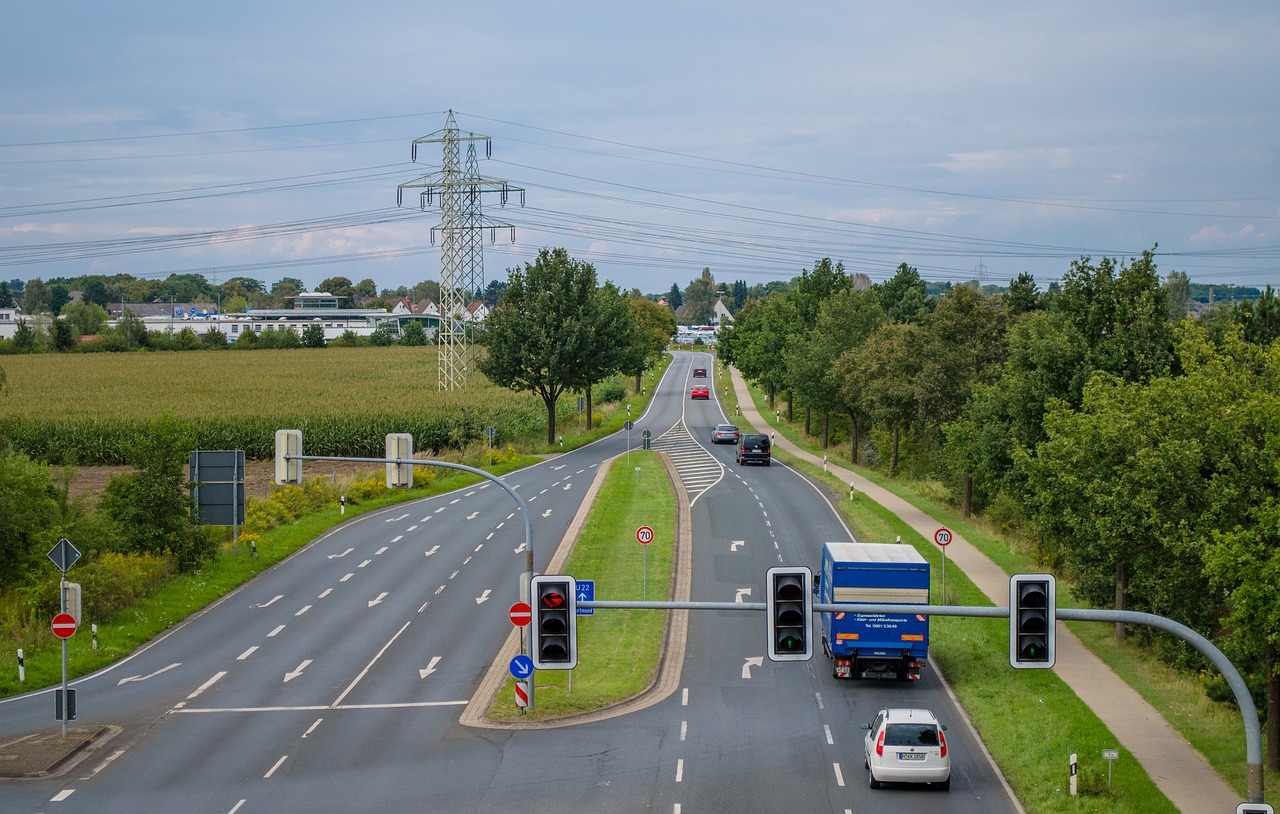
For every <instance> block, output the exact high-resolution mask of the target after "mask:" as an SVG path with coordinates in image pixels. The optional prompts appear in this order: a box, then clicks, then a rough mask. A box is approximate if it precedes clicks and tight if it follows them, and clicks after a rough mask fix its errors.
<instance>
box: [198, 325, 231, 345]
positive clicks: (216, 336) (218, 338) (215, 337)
mask: <svg viewBox="0 0 1280 814" xmlns="http://www.w3.org/2000/svg"><path fill="white" fill-rule="evenodd" d="M200 343H201V344H202V345H204V346H205V347H206V348H213V349H215V350H226V348H227V335H226V334H224V333H223V332H222V331H220V330H218V329H217V328H210V329H209V330H208V331H206V332H205V335H204V336H202V337H200Z"/></svg>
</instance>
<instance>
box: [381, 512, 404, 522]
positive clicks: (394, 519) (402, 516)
mask: <svg viewBox="0 0 1280 814" xmlns="http://www.w3.org/2000/svg"><path fill="white" fill-rule="evenodd" d="M408 516H409V515H407V514H402V515H400V516H399V517H388V518H387V519H386V520H383V521H382V522H384V523H398V522H399V521H401V520H403V519H405V518H406V517H408Z"/></svg>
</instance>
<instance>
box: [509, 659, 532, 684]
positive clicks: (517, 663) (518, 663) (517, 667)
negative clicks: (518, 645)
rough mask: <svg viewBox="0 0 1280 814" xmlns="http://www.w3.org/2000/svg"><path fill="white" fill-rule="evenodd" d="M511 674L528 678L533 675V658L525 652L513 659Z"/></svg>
mask: <svg viewBox="0 0 1280 814" xmlns="http://www.w3.org/2000/svg"><path fill="white" fill-rule="evenodd" d="M511 675H512V676H513V677H515V678H520V679H523V678H528V677H529V676H531V675H533V659H531V658H529V657H528V656H526V655H524V654H523V653H522V654H520V655H519V656H516V657H515V658H513V659H512V660H511Z"/></svg>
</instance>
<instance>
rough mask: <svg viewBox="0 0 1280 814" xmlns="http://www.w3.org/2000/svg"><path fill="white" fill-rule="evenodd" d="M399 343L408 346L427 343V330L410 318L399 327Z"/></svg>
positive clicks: (420, 345) (419, 345) (418, 345)
mask: <svg viewBox="0 0 1280 814" xmlns="http://www.w3.org/2000/svg"><path fill="white" fill-rule="evenodd" d="M400 344H401V345H407V346H409V347H422V346H423V345H425V344H427V330H426V328H423V327H422V323H421V322H419V321H418V320H416V319H415V320H410V321H409V322H408V323H406V324H405V325H404V327H403V328H401V329H400Z"/></svg>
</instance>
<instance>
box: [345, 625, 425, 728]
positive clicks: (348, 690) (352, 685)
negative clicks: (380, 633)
mask: <svg viewBox="0 0 1280 814" xmlns="http://www.w3.org/2000/svg"><path fill="white" fill-rule="evenodd" d="M410 624H411V622H405V623H404V625H403V626H401V628H400V629H399V630H397V631H396V635H394V636H392V637H391V638H390V639H388V640H387V643H386V644H384V645H383V646H382V649H381V650H379V651H378V654H377V655H376V656H374V657H373V660H372V661H370V662H369V663H368V664H366V665H365V667H364V669H363V670H361V671H360V675H358V676H356V677H355V680H353V681H352V682H351V683H350V684H348V685H347V688H346V689H345V690H343V691H342V694H341V695H339V696H338V697H337V698H336V699H334V702H333V703H332V704H331V705H330V706H332V707H335V708H336V707H337V706H338V705H339V704H341V703H342V699H344V698H346V697H347V696H348V695H349V694H350V693H351V691H352V690H354V689H355V688H356V685H357V684H359V683H360V681H361V680H362V679H363V678H364V677H365V676H366V675H368V673H369V671H370V670H372V669H373V665H375V664H377V663H378V659H380V658H382V654H383V653H385V652H387V648H389V647H391V645H392V644H394V643H395V640H396V639H398V638H400V634H401V633H404V632H405V629H407V628H408V627H409V625H410Z"/></svg>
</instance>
